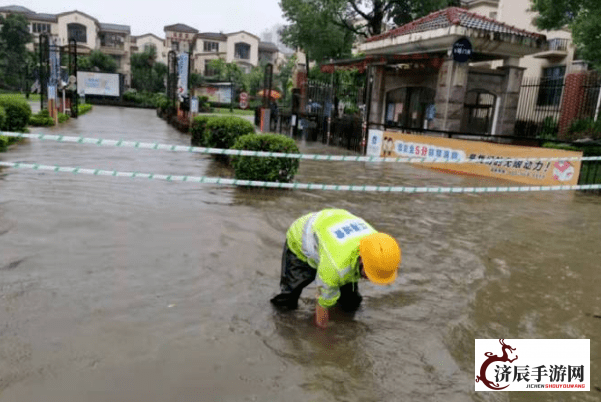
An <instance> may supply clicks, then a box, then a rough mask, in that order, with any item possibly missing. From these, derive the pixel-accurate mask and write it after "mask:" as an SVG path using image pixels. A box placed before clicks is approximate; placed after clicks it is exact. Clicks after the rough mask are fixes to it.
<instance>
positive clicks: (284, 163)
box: [231, 134, 299, 183]
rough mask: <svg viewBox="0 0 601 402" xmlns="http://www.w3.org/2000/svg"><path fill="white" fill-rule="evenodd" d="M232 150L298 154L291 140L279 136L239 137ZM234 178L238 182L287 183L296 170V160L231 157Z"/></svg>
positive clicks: (257, 135) (294, 143) (251, 135)
mask: <svg viewBox="0 0 601 402" xmlns="http://www.w3.org/2000/svg"><path fill="white" fill-rule="evenodd" d="M233 149H244V150H250V151H265V152H283V153H295V154H297V153H299V150H298V147H297V146H296V142H294V140H293V139H292V138H289V137H286V136H283V135H280V134H249V135H244V136H241V137H239V138H238V139H237V140H236V143H235V144H234V146H233ZM231 163H232V166H233V167H234V172H235V177H236V179H239V180H261V181H271V182H282V183H289V182H291V181H292V179H294V175H295V174H296V172H297V170H298V165H299V160H298V159H296V158H275V157H253V156H233V157H232V158H231Z"/></svg>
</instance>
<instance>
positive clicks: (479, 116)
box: [461, 90, 497, 134]
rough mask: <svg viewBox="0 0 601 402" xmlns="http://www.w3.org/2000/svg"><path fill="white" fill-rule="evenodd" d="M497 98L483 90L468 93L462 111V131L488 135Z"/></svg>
mask: <svg viewBox="0 0 601 402" xmlns="http://www.w3.org/2000/svg"><path fill="white" fill-rule="evenodd" d="M496 100H497V97H496V96H495V95H494V94H492V93H490V92H487V91H484V90H473V91H468V93H467V94H466V96H465V104H464V109H463V113H464V115H463V124H462V130H461V131H463V132H466V133H471V134H489V133H490V132H491V128H492V120H493V115H494V111H495V102H496Z"/></svg>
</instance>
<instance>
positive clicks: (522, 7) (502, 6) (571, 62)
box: [464, 0, 588, 78]
mask: <svg viewBox="0 0 601 402" xmlns="http://www.w3.org/2000/svg"><path fill="white" fill-rule="evenodd" d="M464 7H465V8H467V9H468V10H469V11H471V12H474V13H477V14H480V15H483V16H485V17H488V18H490V19H492V20H497V21H499V22H503V23H506V24H510V25H513V26H515V27H516V28H520V29H524V30H527V31H531V32H538V33H541V34H543V35H545V36H546V37H547V46H546V47H545V48H544V50H543V51H541V52H538V53H536V54H533V55H529V56H525V57H523V58H521V59H520V67H523V68H525V69H526V70H525V71H524V77H554V78H558V77H560V76H561V77H563V76H564V75H565V74H566V73H569V72H577V71H582V70H586V69H587V68H588V66H587V65H586V63H584V62H583V61H582V60H579V59H578V56H577V53H576V48H575V46H574V43H573V41H572V34H571V32H570V30H569V29H568V28H567V27H565V28H563V29H559V30H552V31H547V30H540V29H538V28H537V27H536V26H535V25H534V19H535V17H536V15H537V13H536V12H534V11H530V7H531V4H530V2H527V1H523V0H465V1H464ZM501 64H502V61H497V62H494V63H492V66H493V67H496V66H499V65H501Z"/></svg>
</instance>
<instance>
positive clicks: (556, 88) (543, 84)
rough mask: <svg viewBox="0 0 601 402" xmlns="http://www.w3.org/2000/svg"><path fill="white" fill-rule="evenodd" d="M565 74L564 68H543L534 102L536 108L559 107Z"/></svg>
mask: <svg viewBox="0 0 601 402" xmlns="http://www.w3.org/2000/svg"><path fill="white" fill-rule="evenodd" d="M565 73H566V66H556V67H549V68H543V76H542V77H541V81H540V88H539V90H538V99H537V102H536V104H537V105H538V106H559V104H560V102H561V93H562V92H563V77H564V75H565Z"/></svg>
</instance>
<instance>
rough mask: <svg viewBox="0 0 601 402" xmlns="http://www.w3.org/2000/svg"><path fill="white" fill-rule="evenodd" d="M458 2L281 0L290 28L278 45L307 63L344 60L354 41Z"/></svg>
mask: <svg viewBox="0 0 601 402" xmlns="http://www.w3.org/2000/svg"><path fill="white" fill-rule="evenodd" d="M459 4H460V0H281V1H280V7H281V8H282V11H283V12H284V16H285V17H286V19H287V20H288V21H290V24H289V25H287V26H285V27H284V28H283V29H282V30H281V35H282V41H283V42H284V43H285V44H286V45H288V46H291V47H300V48H302V49H303V50H305V51H306V52H307V53H308V54H309V58H310V59H311V60H318V61H319V60H322V59H324V58H344V57H348V56H350V54H351V49H352V46H353V43H354V41H355V39H356V38H358V37H359V38H361V37H363V38H368V37H371V36H374V35H379V34H380V33H382V32H383V31H384V30H385V29H386V28H387V27H390V26H392V25H403V24H406V23H408V22H411V21H413V20H414V19H416V18H420V17H423V16H425V15H427V14H429V13H431V12H433V11H436V10H440V9H442V8H445V7H449V6H458V5H459Z"/></svg>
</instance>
